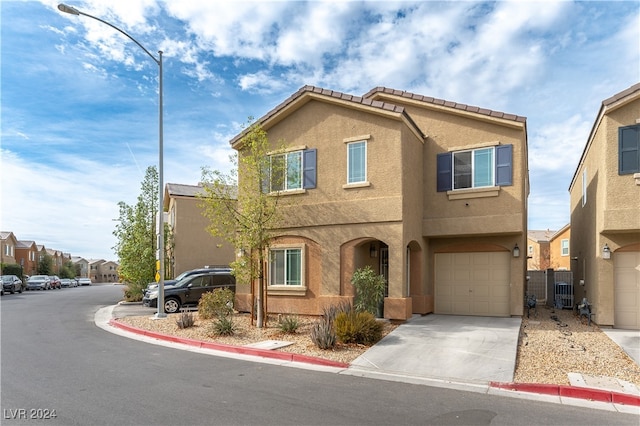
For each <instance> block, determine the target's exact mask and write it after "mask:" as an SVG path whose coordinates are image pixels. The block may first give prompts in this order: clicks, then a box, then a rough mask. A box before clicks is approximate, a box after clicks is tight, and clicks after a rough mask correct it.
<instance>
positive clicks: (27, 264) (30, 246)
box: [16, 240, 38, 275]
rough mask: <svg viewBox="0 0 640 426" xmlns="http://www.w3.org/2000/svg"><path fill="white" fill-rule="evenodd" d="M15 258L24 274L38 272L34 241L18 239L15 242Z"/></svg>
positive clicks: (36, 251) (36, 250)
mask: <svg viewBox="0 0 640 426" xmlns="http://www.w3.org/2000/svg"><path fill="white" fill-rule="evenodd" d="M16 260H17V262H18V263H19V264H21V265H22V271H23V274H25V275H36V274H37V273H38V247H37V245H36V242H35V241H22V240H18V243H17V244H16Z"/></svg>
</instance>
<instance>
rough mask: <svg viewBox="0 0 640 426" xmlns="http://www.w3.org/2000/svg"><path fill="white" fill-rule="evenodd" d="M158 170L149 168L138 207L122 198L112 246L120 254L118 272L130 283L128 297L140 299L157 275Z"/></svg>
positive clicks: (142, 185)
mask: <svg viewBox="0 0 640 426" xmlns="http://www.w3.org/2000/svg"><path fill="white" fill-rule="evenodd" d="M157 206H158V172H157V170H156V167H155V166H151V167H148V168H147V171H146V173H145V177H144V180H143V181H142V184H141V187H140V195H138V202H137V203H136V205H135V206H130V205H128V204H127V203H125V202H123V201H120V202H119V203H118V207H119V208H120V215H119V218H118V219H117V222H118V224H117V225H116V229H115V230H114V231H113V235H115V236H116V238H117V239H118V241H117V243H116V245H115V246H114V247H113V250H114V251H115V253H116V255H117V256H118V259H119V262H120V267H119V269H118V274H119V276H120V278H121V279H122V280H123V281H124V282H125V283H127V286H128V291H129V294H128V297H129V298H131V299H133V300H141V299H142V293H143V291H144V288H145V287H146V286H147V284H148V283H150V282H152V281H153V280H154V278H155V272H156V270H155V264H156V249H157V238H156V218H157V216H158V215H157V211H158V208H157Z"/></svg>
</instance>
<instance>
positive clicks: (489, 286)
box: [435, 252, 510, 316]
mask: <svg viewBox="0 0 640 426" xmlns="http://www.w3.org/2000/svg"><path fill="white" fill-rule="evenodd" d="M435 278H436V283H435V312H436V313H440V314H455V315H482V316H509V312H510V310H509V296H510V288H509V279H510V256H509V253H508V252H488V253H481V252H474V253H438V254H436V256H435Z"/></svg>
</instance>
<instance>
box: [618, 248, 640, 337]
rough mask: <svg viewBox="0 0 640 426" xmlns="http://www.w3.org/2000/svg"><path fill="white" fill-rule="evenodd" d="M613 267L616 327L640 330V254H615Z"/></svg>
mask: <svg viewBox="0 0 640 426" xmlns="http://www.w3.org/2000/svg"><path fill="white" fill-rule="evenodd" d="M613 265H614V283H613V287H614V289H615V314H614V324H615V327H617V328H630V329H635V330H640V252H637V251H636V252H626V253H625V252H623V253H614V256H613Z"/></svg>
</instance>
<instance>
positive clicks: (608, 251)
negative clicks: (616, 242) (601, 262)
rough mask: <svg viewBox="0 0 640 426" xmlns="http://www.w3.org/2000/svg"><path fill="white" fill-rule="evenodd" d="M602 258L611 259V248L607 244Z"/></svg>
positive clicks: (603, 248)
mask: <svg viewBox="0 0 640 426" xmlns="http://www.w3.org/2000/svg"><path fill="white" fill-rule="evenodd" d="M602 258H603V259H611V249H610V248H609V246H608V245H607V244H605V245H604V247H602Z"/></svg>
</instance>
